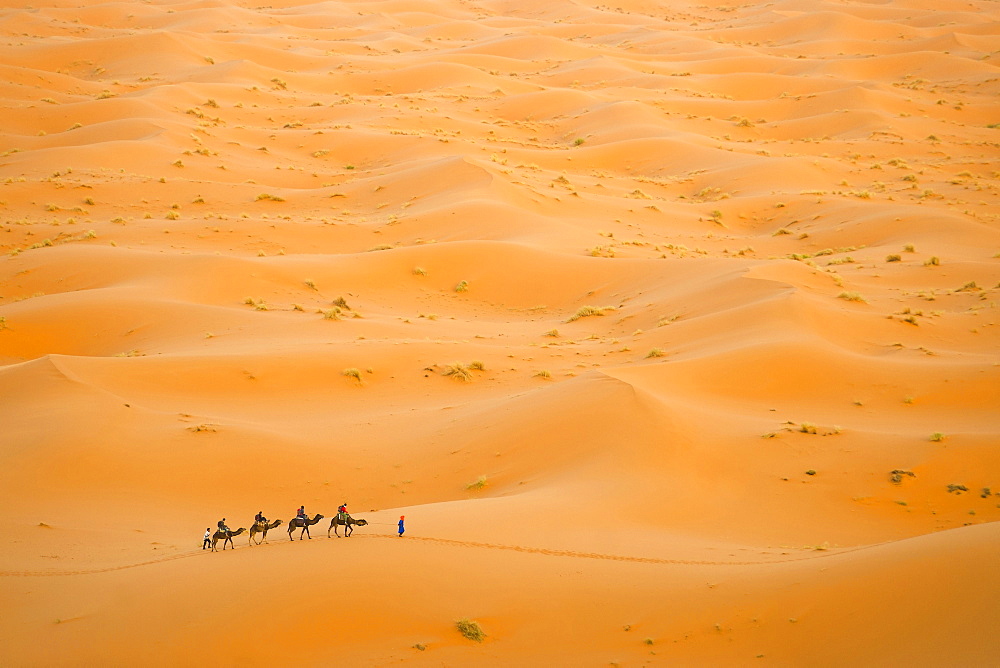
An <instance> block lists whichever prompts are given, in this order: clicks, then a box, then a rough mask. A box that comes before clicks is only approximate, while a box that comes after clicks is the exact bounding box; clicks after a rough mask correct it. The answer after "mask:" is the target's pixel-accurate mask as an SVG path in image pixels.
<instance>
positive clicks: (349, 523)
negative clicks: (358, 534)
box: [326, 513, 368, 538]
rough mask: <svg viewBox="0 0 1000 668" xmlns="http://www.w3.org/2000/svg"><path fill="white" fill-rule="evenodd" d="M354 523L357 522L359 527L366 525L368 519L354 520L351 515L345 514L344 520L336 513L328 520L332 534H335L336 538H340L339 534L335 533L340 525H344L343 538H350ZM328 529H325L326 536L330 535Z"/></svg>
mask: <svg viewBox="0 0 1000 668" xmlns="http://www.w3.org/2000/svg"><path fill="white" fill-rule="evenodd" d="M355 524H357V525H358V526H359V527H363V526H367V525H368V520H356V519H354V518H353V517H351V516H350V515H348V516H347V519H346V520H342V519H340V514H339V513H338V514H336V515H334V516H333V519H332V520H330V529H333V535H334V536H336V537H337V538H340V534H339V533H337V527H339V526H342V527H344V537H345V538H350V537H351V534H352V533H354V525H355ZM330 529H327V530H326V537H327V538H329V537H330Z"/></svg>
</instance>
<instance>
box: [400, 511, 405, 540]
mask: <svg viewBox="0 0 1000 668" xmlns="http://www.w3.org/2000/svg"><path fill="white" fill-rule="evenodd" d="M405 519H406V515H400V516H399V537H400V538H402V537H403V532H404V531H406V528H405V527H403V520H405Z"/></svg>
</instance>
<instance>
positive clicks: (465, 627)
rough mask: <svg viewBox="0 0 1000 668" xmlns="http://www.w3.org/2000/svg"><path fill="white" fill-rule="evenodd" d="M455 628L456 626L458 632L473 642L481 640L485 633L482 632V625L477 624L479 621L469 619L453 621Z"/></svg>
mask: <svg viewBox="0 0 1000 668" xmlns="http://www.w3.org/2000/svg"><path fill="white" fill-rule="evenodd" d="M455 628H457V629H458V632H459V633H461V634H462V635H463V636H464V637H466V638H468V639H469V640H474V641H475V642H482V641H483V640H484V639H485V638H486V633H484V632H483V629H482V627H481V626H479V622H474V621H472V620H469V619H460V620H458V621H457V622H455Z"/></svg>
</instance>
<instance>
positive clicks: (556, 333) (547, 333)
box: [542, 329, 559, 338]
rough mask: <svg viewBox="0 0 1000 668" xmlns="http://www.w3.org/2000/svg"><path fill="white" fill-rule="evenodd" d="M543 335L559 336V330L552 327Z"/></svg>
mask: <svg viewBox="0 0 1000 668" xmlns="http://www.w3.org/2000/svg"><path fill="white" fill-rule="evenodd" d="M542 336H551V337H553V338H559V330H558V329H550V330H549V331H547V332H545V334H543V335H542Z"/></svg>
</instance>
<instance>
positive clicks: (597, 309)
mask: <svg viewBox="0 0 1000 668" xmlns="http://www.w3.org/2000/svg"><path fill="white" fill-rule="evenodd" d="M614 310H615V307H614V306H581V307H580V309H579V310H578V311H577V312H576V313H574V314H573V315H572V316H570V318H569V320H567V321H566V322H573V321H574V320H579V319H580V318H589V317H590V316H595V315H604V312H605V311H614Z"/></svg>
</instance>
